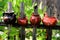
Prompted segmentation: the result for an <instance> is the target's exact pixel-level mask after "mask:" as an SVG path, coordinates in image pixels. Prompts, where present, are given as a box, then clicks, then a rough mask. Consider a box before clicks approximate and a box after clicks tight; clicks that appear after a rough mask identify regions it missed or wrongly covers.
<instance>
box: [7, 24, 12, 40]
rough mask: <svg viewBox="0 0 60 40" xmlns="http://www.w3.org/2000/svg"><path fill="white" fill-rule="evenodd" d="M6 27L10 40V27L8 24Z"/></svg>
mask: <svg viewBox="0 0 60 40" xmlns="http://www.w3.org/2000/svg"><path fill="white" fill-rule="evenodd" d="M7 27H8V40H10V31H11V29H10V28H11V26H10V24H8V25H7Z"/></svg>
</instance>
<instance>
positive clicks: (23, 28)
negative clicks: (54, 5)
mask: <svg viewBox="0 0 60 40" xmlns="http://www.w3.org/2000/svg"><path fill="white" fill-rule="evenodd" d="M20 6H21V8H20V9H21V13H20V17H21V18H22V19H23V18H24V17H25V14H24V3H23V2H22V3H21V5H20ZM20 36H21V40H25V26H21V35H20Z"/></svg>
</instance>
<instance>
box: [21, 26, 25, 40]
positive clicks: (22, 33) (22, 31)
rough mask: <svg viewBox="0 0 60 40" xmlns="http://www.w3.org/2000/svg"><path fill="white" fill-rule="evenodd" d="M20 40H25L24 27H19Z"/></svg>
mask: <svg viewBox="0 0 60 40" xmlns="http://www.w3.org/2000/svg"><path fill="white" fill-rule="evenodd" d="M21 40H25V27H22V26H21Z"/></svg>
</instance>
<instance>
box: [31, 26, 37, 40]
mask: <svg viewBox="0 0 60 40" xmlns="http://www.w3.org/2000/svg"><path fill="white" fill-rule="evenodd" d="M36 31H37V28H36V26H33V39H32V40H36Z"/></svg>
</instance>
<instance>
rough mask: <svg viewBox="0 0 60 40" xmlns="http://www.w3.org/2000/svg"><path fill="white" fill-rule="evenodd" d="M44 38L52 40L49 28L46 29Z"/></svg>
mask: <svg viewBox="0 0 60 40" xmlns="http://www.w3.org/2000/svg"><path fill="white" fill-rule="evenodd" d="M46 32H47V33H46V36H47V38H46V40H52V39H51V38H52V29H51V28H48V29H46Z"/></svg>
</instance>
